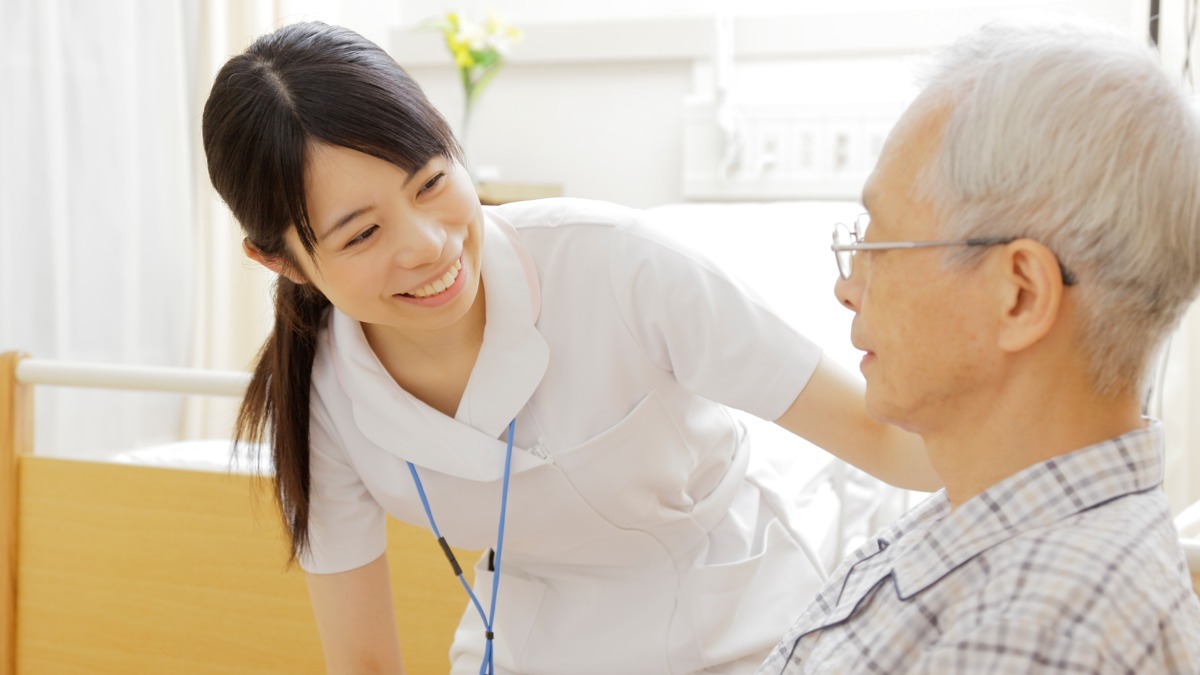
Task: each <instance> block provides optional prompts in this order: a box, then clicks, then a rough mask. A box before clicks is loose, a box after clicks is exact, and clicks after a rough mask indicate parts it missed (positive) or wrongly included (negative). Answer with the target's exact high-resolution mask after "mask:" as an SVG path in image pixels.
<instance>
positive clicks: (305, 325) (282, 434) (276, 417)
mask: <svg viewBox="0 0 1200 675" xmlns="http://www.w3.org/2000/svg"><path fill="white" fill-rule="evenodd" d="M328 308H329V301H328V300H327V299H326V298H325V296H323V295H321V293H320V292H318V291H317V290H316V289H315V288H313V287H312V286H311V285H309V284H297V283H295V282H293V281H292V280H290V279H288V278H287V277H286V276H284V275H282V274H281V275H279V278H278V280H277V281H276V284H275V326H274V328H273V329H272V331H271V335H270V336H269V337H268V338H267V341H266V342H265V343H264V344H263V347H262V349H261V350H260V351H259V353H258V361H257V363H256V364H255V366H254V375H253V377H251V379H250V385H249V387H248V388H247V389H246V395H245V397H244V398H243V399H242V404H241V407H240V409H239V410H238V416H237V422H236V425H235V428H234V443H235V444H242V443H245V444H261V443H262V442H263V441H264V440H269V444H270V447H271V459H272V462H273V464H274V468H275V486H274V487H275V489H274V491H273V492H274V494H275V501H276V504H277V505H278V506H279V512H280V513H281V514H282V516H283V522H284V526H285V527H286V528H287V531H288V537H289V541H290V555H289V562H295V561H296V559H297V558H298V557H299V556H300V555H301V554H302V553H304V552H305V551H307V550H308V508H309V485H310V473H309V401H310V400H311V395H310V387H311V384H312V366H313V360H314V359H315V358H316V354H317V335H318V333H319V332H320V329H321V324H322V321H323V319H324V317H325V314H326V311H327V310H328Z"/></svg>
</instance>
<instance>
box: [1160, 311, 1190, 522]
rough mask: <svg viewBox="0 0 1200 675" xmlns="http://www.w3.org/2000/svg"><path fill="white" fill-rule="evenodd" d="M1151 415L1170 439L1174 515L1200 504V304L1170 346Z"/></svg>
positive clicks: (1165, 485)
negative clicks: (1160, 421)
mask: <svg viewBox="0 0 1200 675" xmlns="http://www.w3.org/2000/svg"><path fill="white" fill-rule="evenodd" d="M1157 375H1158V383H1157V385H1156V389H1157V393H1156V394H1155V396H1154V397H1153V398H1152V400H1151V404H1150V414H1152V415H1154V416H1155V417H1160V418H1161V419H1162V420H1163V427H1164V429H1165V431H1166V437H1167V456H1166V479H1165V480H1164V481H1163V488H1164V489H1165V490H1166V492H1167V497H1168V498H1169V499H1170V501H1171V511H1172V512H1173V513H1179V512H1180V511H1182V510H1183V509H1184V508H1186V507H1187V506H1188V505H1190V504H1194V503H1197V502H1200V302H1198V303H1195V304H1193V305H1192V308H1191V310H1190V311H1189V312H1188V314H1187V316H1186V317H1184V320H1183V325H1181V326H1180V328H1179V330H1178V331H1177V332H1176V333H1175V335H1174V336H1173V337H1172V338H1171V341H1170V343H1169V344H1168V346H1167V351H1166V360H1165V361H1164V362H1163V364H1162V367H1161V369H1160V370H1159V372H1158V374H1157Z"/></svg>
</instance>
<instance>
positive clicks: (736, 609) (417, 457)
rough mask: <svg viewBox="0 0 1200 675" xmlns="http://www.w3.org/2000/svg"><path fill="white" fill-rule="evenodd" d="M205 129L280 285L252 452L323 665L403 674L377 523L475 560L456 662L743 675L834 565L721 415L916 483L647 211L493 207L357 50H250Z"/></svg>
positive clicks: (919, 468) (372, 58) (279, 43)
mask: <svg viewBox="0 0 1200 675" xmlns="http://www.w3.org/2000/svg"><path fill="white" fill-rule="evenodd" d="M203 126H204V145H205V151H206V153H207V156H208V166H209V174H210V177H211V179H212V182H213V185H214V186H215V188H216V189H217V191H218V192H219V193H220V194H221V196H222V198H223V199H224V200H225V201H226V203H227V204H228V205H229V207H230V208H231V209H232V211H233V213H234V215H235V216H236V217H237V219H238V221H239V222H240V223H241V225H242V227H243V228H244V230H245V234H246V238H245V242H244V246H245V250H246V253H247V255H249V256H250V257H251V258H253V259H254V260H257V261H259V262H260V263H262V264H263V265H265V266H267V267H268V268H270V269H272V270H274V271H275V272H277V273H278V275H279V278H278V284H277V287H276V307H275V311H276V320H275V328H274V332H273V334H272V335H271V336H270V338H269V339H268V341H267V343H266V345H265V346H264V347H263V350H262V352H261V355H260V359H259V362H258V364H257V367H256V370H255V374H254V378H253V382H252V383H251V385H250V389H249V391H248V392H247V395H246V398H245V401H244V402H243V406H242V411H241V416H240V419H239V423H238V432H239V439H240V440H241V441H243V442H254V441H259V440H265V441H267V442H269V444H270V446H271V448H272V450H271V451H272V454H273V458H274V463H275V467H276V481H277V487H278V490H277V494H278V496H279V500H280V505H281V507H282V510H283V513H284V516H285V519H286V524H287V527H288V529H289V531H290V533H291V541H292V553H293V556H295V557H296V558H297V559H298V560H299V562H300V564H301V566H302V567H303V568H304V569H305V570H306V572H307V573H308V578H309V589H310V595H311V599H312V603H313V608H314V611H315V613H316V616H317V623H318V627H319V630H320V634H321V640H322V644H323V647H324V649H325V654H326V660H327V664H328V667H329V670H330V672H334V673H343V672H389V673H390V672H400V671H401V669H402V666H401V662H402V657H401V654H400V653H399V647H398V645H397V641H396V637H395V631H394V622H393V618H392V617H393V612H394V608H393V607H391V603H390V594H389V592H388V576H387V567H386V565H387V562H386V560H385V559H384V555H383V552H384V547H385V541H384V538H385V530H384V520H385V514H391V515H392V516H394V517H396V518H398V519H400V520H402V521H405V522H409V523H415V524H420V525H425V526H429V523H430V521H431V520H432V521H433V522H435V523H436V526H437V528H438V530H440V534H441V535H442V536H443V537H444V538H445V539H446V540H448V541H449V542H450V543H452V544H454V545H455V546H458V547H462V548H466V549H478V550H488V553H487V554H485V555H484V556H483V558H482V560H480V561H479V563H478V564H477V566H476V575H475V578H476V582H475V589H474V592H475V595H476V596H478V598H477V599H478V603H476V602H474V601H472V602H469V603H467V608H466V611H465V612H464V614H463V619H462V623H461V625H460V629H459V631H458V632H457V634H456V637H455V642H454V647H453V649H452V653H451V660H452V663H453V670H454V672H463V673H466V672H477V671H478V670H479V669H480V667H481V665H480V664H481V663H485V665H486V662H488V661H489V659H491V660H494V665H495V669H496V671H497V672H514V673H556V674H561V673H573V674H578V673H604V674H606V675H611V674H612V673H692V672H700V671H704V672H708V673H726V672H728V673H733V672H749V671H752V670H753V669H754V668H755V667H757V666H758V664H759V663H760V662H761V661H762V660H763V658H764V657H765V656H766V654H767V651H768V650H769V649H770V648H771V647H772V646H773V645H774V644H775V642H776V641H777V640H778V638H779V636H780V635H781V634H783V632H784V631H785V630H786V628H787V627H788V625H789V624H790V622H791V620H792V619H793V618H794V617H793V616H792V611H793V608H794V607H796V606H800V605H802V604H803V603H804V602H807V601H808V599H809V598H810V597H811V596H812V594H813V593H814V592H815V590H816V588H817V587H818V586H819V584H820V582H821V579H822V578H823V571H822V570H820V569H819V568H818V566H817V564H816V563H815V561H813V559H812V558H811V556H809V555H807V553H806V549H805V547H804V546H803V544H802V542H801V541H800V540H799V537H798V535H797V534H796V533H795V530H794V528H793V527H792V521H793V519H794V518H796V517H797V515H796V514H794V513H792V512H791V511H790V510H789V506H788V500H785V499H784V498H783V497H782V496H781V488H780V487H779V486H778V485H777V481H776V479H777V476H774V475H771V474H770V472H769V470H768V469H765V468H764V469H757V468H756V469H754V470H749V469H748V460H749V455H750V448H749V442H748V439H747V438H746V437H745V433H744V431H743V429H742V427H741V426H740V425H739V424H738V423H737V422H736V421H735V420H734V418H733V417H731V416H730V414H729V411H728V409H727V408H726V407H725V406H730V407H734V408H739V409H741V410H745V411H748V412H750V413H753V414H755V415H758V416H760V417H763V418H765V419H771V420H776V421H777V422H778V423H779V424H780V425H782V426H784V427H786V428H787V429H789V430H791V431H793V432H795V433H797V434H800V435H802V436H804V437H805V438H808V439H809V440H811V441H813V442H815V443H817V444H818V445H820V446H822V447H825V448H827V449H829V450H830V451H832V452H834V453H835V454H837V455H839V456H841V457H843V458H846V459H848V460H849V461H851V462H854V463H856V464H858V465H860V466H862V467H864V468H865V469H867V470H868V471H871V472H873V473H875V474H877V475H880V476H881V477H884V478H885V479H887V480H890V481H891V482H893V483H897V484H902V485H906V486H911V487H928V486H929V481H930V479H931V476H932V474H931V473H930V472H929V471H928V467H927V465H926V464H925V460H924V457H923V454H922V452H921V448H920V446H919V444H918V443H917V441H916V440H915V437H910V436H908V435H907V434H905V433H904V432H899V431H897V430H895V429H890V428H887V427H883V426H880V425H878V424H876V423H874V422H872V421H871V420H870V419H869V418H868V417H867V416H866V413H865V412H864V407H863V401H862V393H861V390H860V389H859V388H858V387H857V386H856V385H855V384H854V381H853V380H852V379H850V378H849V377H848V376H847V375H845V374H844V373H842V372H840V371H838V370H836V369H835V368H834V367H833V366H832V365H831V364H830V363H829V362H827V361H825V360H823V359H822V357H821V352H820V350H819V349H818V348H817V347H816V346H814V345H813V344H812V343H810V342H808V341H807V340H805V339H804V338H803V337H801V336H800V335H799V334H797V333H796V332H795V330H794V329H793V328H791V327H790V326H788V325H786V324H785V323H784V322H783V321H781V320H780V319H779V318H777V317H776V316H775V315H773V314H772V313H770V312H769V311H767V310H766V309H764V308H763V307H762V306H760V304H758V303H756V302H755V301H754V300H753V299H751V298H749V297H747V296H745V295H744V294H743V293H742V292H741V291H740V290H739V289H738V286H737V285H735V284H734V283H732V282H731V281H730V280H729V279H727V278H726V277H725V276H724V275H722V273H721V272H720V271H718V270H716V269H715V268H714V267H713V266H711V265H710V264H708V263H707V262H705V261H704V260H702V259H700V258H698V257H696V256H695V255H692V254H690V253H688V252H686V251H685V250H683V249H680V248H679V247H677V246H675V245H673V244H671V243H669V242H666V241H663V240H662V239H660V238H659V237H657V236H656V235H654V234H653V233H652V232H651V231H650V230H648V229H647V228H645V227H643V226H642V225H641V224H640V223H639V220H640V216H639V214H638V213H637V212H636V211H633V210H629V209H625V208H621V207H618V206H614V205H610V204H605V203H600V202H589V201H581V200H547V201H542V202H527V203H519V204H512V205H507V206H504V207H496V208H488V209H484V208H482V207H481V206H480V204H479V200H478V198H477V196H476V193H475V190H474V186H473V184H472V182H471V180H470V177H469V175H468V173H467V171H465V170H464V168H463V166H462V163H461V157H460V151H459V149H458V145H457V143H456V142H455V140H454V138H453V136H452V134H451V132H450V130H449V128H448V126H447V124H446V123H445V121H444V120H443V119H442V117H441V116H440V115H439V114H438V113H437V111H436V110H434V109H433V107H432V106H431V105H430V104H429V102H428V101H427V100H426V99H425V97H424V95H423V94H422V92H421V91H420V89H419V88H418V87H417V85H416V84H415V83H414V82H413V81H412V80H411V79H410V78H409V77H408V76H407V74H405V73H404V71H403V70H401V68H400V67H399V66H398V65H397V64H396V63H395V62H394V61H393V60H392V59H391V58H390V57H389V56H388V55H387V54H386V53H384V52H383V51H382V50H380V49H379V48H378V47H376V46H375V45H374V44H372V43H370V42H368V41H366V40H364V39H363V38H361V37H360V36H358V35H356V34H354V33H352V32H350V31H347V30H344V29H341V28H336V27H330V26H326V25H323V24H297V25H292V26H287V27H285V28H282V29H280V30H278V31H276V32H274V33H272V34H269V35H266V36H264V37H262V38H260V39H259V40H258V41H257V42H255V43H254V44H253V45H252V46H251V47H250V48H249V49H247V50H246V52H245V53H244V54H241V55H239V56H236V57H234V58H233V59H231V60H230V61H229V62H228V63H227V64H226V65H225V66H224V67H223V68H222V70H221V72H220V73H219V74H218V76H217V79H216V82H215V84H214V85H213V88H212V92H211V94H210V96H209V99H208V102H207V104H206V106H205V109H204V120H203ZM510 445H511V449H510V448H509V446H510ZM756 466H757V464H756ZM505 494H507V502H506V509H505V508H502V498H503V497H504V496H505ZM426 504H427V505H426ZM427 511H428V513H427ZM502 513H504V514H506V515H504V516H502V515H501V514H502ZM501 518H504V519H505V520H504V523H505V525H504V529H503V534H502V536H498V520H499V519H501ZM497 568H499V572H498V573H494V571H495V570H496V569H497ZM497 582H498V584H499V591H498V592H497V594H496V597H497V599H498V603H497V604H496V608H495V610H494V615H492V614H491V606H492V602H491V600H492V594H493V591H494V590H495V588H496V586H495V585H494V584H496V583H497ZM411 610H412V611H420V608H411Z"/></svg>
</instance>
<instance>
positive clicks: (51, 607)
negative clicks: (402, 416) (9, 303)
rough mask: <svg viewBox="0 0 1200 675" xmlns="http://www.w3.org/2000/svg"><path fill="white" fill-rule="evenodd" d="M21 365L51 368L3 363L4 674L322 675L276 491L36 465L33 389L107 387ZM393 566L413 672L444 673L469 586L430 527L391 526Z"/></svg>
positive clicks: (211, 475)
mask: <svg viewBox="0 0 1200 675" xmlns="http://www.w3.org/2000/svg"><path fill="white" fill-rule="evenodd" d="M22 363H24V364H25V366H26V368H25V369H24V371H33V370H35V369H33V368H29V366H33V365H39V366H40V365H53V364H49V363H48V362H44V361H38V360H27V359H25V357H24V355H21V354H15V353H7V354H3V355H0V496H2V499H3V502H2V503H0V537H2V539H0V541H2V542H3V547H4V553H3V556H2V557H0V580H2V581H3V587H2V590H0V675H36V674H41V673H45V674H51V673H52V674H53V675H64V674H70V673H85V672H86V673H114V674H117V673H119V674H121V675H129V674H133V673H154V674H159V673H214V674H216V673H222V674H228V673H243V674H251V673H262V674H266V673H320V672H324V661H323V658H322V655H321V648H320V642H319V638H318V635H317V631H316V624H315V621H314V619H313V617H312V613H311V610H310V608H309V604H308V594H307V589H306V587H305V582H304V574H303V572H301V571H300V570H299V569H297V568H291V569H288V568H286V567H285V558H286V553H285V552H286V546H285V543H284V539H283V531H282V527H281V526H280V524H279V522H278V521H279V519H278V517H277V514H276V511H275V506H274V502H273V501H272V498H271V493H270V486H269V481H268V480H267V479H265V478H263V477H259V476H250V475H244V474H235V473H220V472H208V471H193V470H184V469H173V468H158V467H149V466H135V465H129V464H117V463H108V462H93V461H80V460H67V459H54V458H48V457H39V456H37V455H36V454H33V430H32V426H33V425H32V420H33V395H32V394H33V388H34V386H35V385H37V386H44V385H45V384H46V381H47V380H49V381H53V382H54V383H55V384H56V385H66V386H102V385H101V384H100V383H99V382H98V381H92V383H91V384H82V385H81V384H78V383H75V384H71V381H70V379H69V378H67V379H63V380H62V381H60V379H59V378H58V377H57V376H54V377H48V376H45V375H39V376H38V377H37V378H34V379H38V380H40V381H39V382H29V381H28V379H29V378H27V377H26V378H23V377H22V375H21V373H22V372H23V370H22V367H21V364H22ZM38 370H39V372H43V373H46V372H51V371H53V372H58V371H55V370H54V369H44V368H41V369H38ZM127 371H128V373H127V374H132V375H134V376H135V377H134V379H138V378H140V379H141V380H142V381H141V383H140V384H136V386H135V388H141V389H145V388H148V389H161V388H163V387H171V386H173V385H172V383H174V386H176V387H177V385H178V382H179V379H178V378H174V376H173V374H172V373H165V374H164V372H163V371H156V372H150V371H148V370H146V369H127ZM179 374H181V375H183V376H184V378H183V379H184V380H185V381H188V380H189V378H190V381H191V384H190V385H188V386H192V387H193V388H194V387H195V382H196V381H198V380H205V381H214V382H216V384H214V385H213V386H214V387H215V388H216V389H217V390H219V391H211V390H209V389H208V385H204V386H202V387H201V388H202V389H204V393H228V394H232V395H237V393H238V392H239V391H240V390H239V389H238V381H239V378H238V377H236V376H235V377H234V378H233V380H232V385H231V384H230V383H229V378H227V377H226V378H224V382H225V383H224V384H221V382H222V381H223V380H222V378H221V377H220V376H217V377H216V378H215V379H214V378H212V377H211V374H204V373H197V372H196V371H179ZM147 378H148V380H149V381H147ZM156 378H165V379H162V381H161V382H160V381H158V380H157V379H156ZM101 379H103V378H101ZM243 386H244V383H243ZM223 387H224V388H225V389H228V391H225V390H223V389H222V388H223ZM184 388H186V387H184ZM174 390H179V389H178V388H175V389H174ZM474 557H476V556H475V554H472V553H469V552H460V559H463V560H473V559H474ZM388 560H389V563H390V566H391V569H392V590H393V595H394V601H395V605H396V608H397V616H396V620H397V624H398V630H399V634H400V641H401V648H402V650H403V653H404V661H405V665H406V668H407V670H408V672H410V673H444V672H447V671H448V670H449V657H448V653H449V646H450V643H451V641H452V639H453V635H454V628H455V626H456V625H457V623H458V620H459V617H460V616H461V614H462V611H463V609H464V607H465V606H466V598H465V594H464V593H463V592H462V588H461V586H460V585H459V584H458V581H457V580H456V579H455V578H454V577H453V576H452V575H451V574H450V572H449V567H448V565H447V564H446V561H445V558H444V557H442V554H441V551H440V549H439V548H438V545H437V543H436V541H435V540H434V539H433V537H432V535H430V534H429V533H428V532H426V531H424V530H420V529H418V528H414V527H411V526H408V525H404V524H401V523H397V522H395V521H391V522H389V524H388ZM464 567H466V568H468V569H469V568H470V567H471V566H470V565H464Z"/></svg>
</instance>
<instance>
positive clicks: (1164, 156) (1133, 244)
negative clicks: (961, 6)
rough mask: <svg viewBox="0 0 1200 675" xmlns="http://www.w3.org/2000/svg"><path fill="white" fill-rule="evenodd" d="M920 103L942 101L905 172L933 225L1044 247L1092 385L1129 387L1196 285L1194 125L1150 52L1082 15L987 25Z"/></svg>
mask: <svg viewBox="0 0 1200 675" xmlns="http://www.w3.org/2000/svg"><path fill="white" fill-rule="evenodd" d="M919 100H920V101H923V102H925V103H926V104H928V105H930V106H937V105H947V104H948V106H949V109H948V117H947V118H946V123H945V127H944V130H943V136H942V138H941V143H940V148H939V149H938V150H936V151H935V152H934V156H933V159H931V161H930V163H929V164H928V165H927V166H926V167H925V171H924V172H923V174H922V176H921V177H920V182H919V185H920V188H919V190H920V191H921V193H922V194H921V196H922V197H924V198H926V199H928V200H930V203H931V204H932V205H933V208H934V211H935V213H936V214H937V218H938V221H939V222H940V223H942V228H943V233H944V234H945V236H946V237H947V238H952V239H960V238H968V237H981V236H1005V235H1014V236H1021V237H1030V238H1032V239H1035V240H1037V241H1039V242H1041V243H1042V244H1044V245H1046V246H1047V247H1048V248H1050V250H1052V251H1054V253H1055V254H1056V255H1057V256H1058V258H1059V261H1060V262H1061V263H1062V265H1064V266H1065V267H1066V268H1067V269H1069V270H1071V272H1073V273H1074V274H1075V275H1076V276H1077V277H1078V285H1077V286H1074V287H1072V288H1071V289H1070V290H1068V291H1067V292H1068V293H1076V294H1078V298H1079V306H1080V310H1081V315H1082V316H1081V325H1080V342H1081V345H1080V346H1081V348H1082V350H1083V353H1084V356H1085V357H1086V359H1087V363H1088V364H1089V368H1090V371H1089V375H1090V377H1091V380H1092V383H1093V385H1094V387H1095V389H1096V390H1097V391H1098V392H1102V393H1109V394H1111V393H1117V392H1122V391H1128V390H1129V388H1131V387H1133V388H1136V387H1139V386H1141V384H1142V378H1143V376H1144V374H1145V373H1146V372H1147V370H1148V368H1147V364H1148V362H1149V360H1150V358H1151V356H1152V355H1153V353H1154V351H1155V349H1156V348H1157V347H1158V345H1159V344H1160V343H1161V342H1162V340H1163V339H1164V338H1165V337H1166V336H1167V335H1168V334H1169V332H1170V331H1171V329H1172V328H1173V327H1174V326H1175V325H1176V324H1177V323H1178V321H1179V319H1180V317H1181V316H1182V314H1183V312H1184V311H1185V310H1186V309H1187V307H1188V305H1189V304H1190V302H1191V300H1192V299H1193V298H1194V297H1195V296H1196V292H1197V287H1198V286H1200V125H1198V120H1197V116H1196V109H1195V108H1194V106H1193V104H1192V102H1191V100H1190V99H1189V97H1188V96H1187V95H1185V94H1184V93H1183V90H1182V88H1181V87H1180V86H1179V84H1178V83H1177V82H1175V81H1174V80H1173V79H1172V78H1171V77H1169V76H1168V75H1167V74H1166V73H1165V71H1164V70H1163V68H1162V65H1161V63H1160V61H1159V58H1158V55H1157V54H1156V53H1155V52H1154V51H1153V50H1152V49H1151V48H1150V47H1149V46H1148V45H1142V44H1138V43H1137V42H1136V41H1134V40H1132V39H1130V38H1129V37H1127V36H1125V35H1122V34H1120V33H1117V32H1115V31H1112V30H1109V29H1102V28H1100V27H1098V26H1094V25H1084V24H1072V25H1049V24H991V25H988V26H985V27H983V28H982V29H980V30H978V31H976V32H974V33H972V34H970V35H969V36H967V37H965V38H963V39H962V40H960V41H958V42H957V43H956V44H954V45H953V46H951V47H950V48H948V49H946V50H945V51H944V52H942V53H941V54H940V58H939V59H938V60H937V61H936V62H935V63H934V64H932V67H931V69H930V70H929V71H928V72H927V74H926V77H925V87H924V91H923V92H922V95H921V97H920V99H919ZM951 255H955V254H951ZM956 255H958V256H963V257H967V256H969V255H970V254H969V253H958V254H956Z"/></svg>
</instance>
